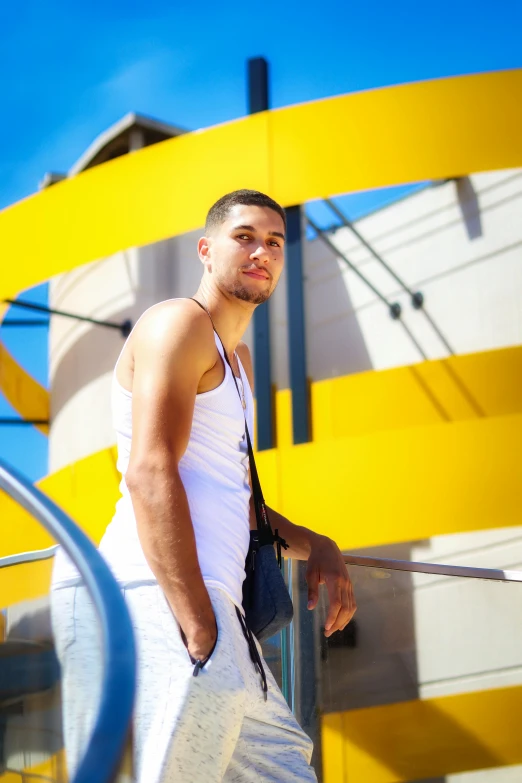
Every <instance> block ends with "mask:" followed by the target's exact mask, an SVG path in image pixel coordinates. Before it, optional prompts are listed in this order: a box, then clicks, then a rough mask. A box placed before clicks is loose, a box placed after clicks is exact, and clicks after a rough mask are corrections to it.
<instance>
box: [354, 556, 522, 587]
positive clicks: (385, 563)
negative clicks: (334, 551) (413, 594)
mask: <svg viewBox="0 0 522 783" xmlns="http://www.w3.org/2000/svg"><path fill="white" fill-rule="evenodd" d="M344 562H345V563H346V565H355V566H364V567H365V568H383V569H385V570H386V571H410V572H411V573H420V574H435V575H437V576H453V577H459V578H465V579H466V578H467V579H490V580H493V581H496V582H522V571H503V570H501V569H497V568H474V567H473V566H457V565H443V564H440V563H414V562H410V561H409V560H390V559H389V558H386V557H367V556H363V555H349V554H345V555H344Z"/></svg>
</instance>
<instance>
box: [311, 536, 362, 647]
mask: <svg viewBox="0 0 522 783" xmlns="http://www.w3.org/2000/svg"><path fill="white" fill-rule="evenodd" d="M306 581H307V584H308V608H309V609H314V608H315V607H316V606H317V601H318V600H319V585H326V589H327V590H328V601H329V608H328V616H327V618H326V623H325V634H324V635H325V636H331V635H332V634H333V633H335V631H342V630H343V628H345V627H346V626H347V625H348V623H349V622H350V620H351V619H352V617H353V616H354V614H355V610H356V609H357V606H356V603H355V597H354V594H353V587H352V583H351V581H350V577H349V576H348V571H347V569H346V565H345V563H344V558H343V556H342V554H341V551H340V549H339V547H338V546H337V544H336V543H335V541H332V539H331V538H328V537H327V536H319V535H317V536H315V537H314V538H313V541H312V546H311V551H310V556H309V558H308V568H307V569H306Z"/></svg>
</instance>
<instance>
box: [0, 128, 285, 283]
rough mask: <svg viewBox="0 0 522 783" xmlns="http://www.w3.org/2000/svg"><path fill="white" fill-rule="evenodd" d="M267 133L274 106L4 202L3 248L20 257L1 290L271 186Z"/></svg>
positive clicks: (181, 226)
mask: <svg viewBox="0 0 522 783" xmlns="http://www.w3.org/2000/svg"><path fill="white" fill-rule="evenodd" d="M266 138H267V117H266V114H258V115H255V116H252V117H247V118H244V119H241V120H238V121H237V122H234V123H228V124H226V125H219V126H216V127H213V128H209V129H207V130H204V131H198V132H195V133H191V134H187V135H183V136H180V137H178V138H175V139H170V140H168V141H165V142H162V143H160V144H155V145H153V146H150V147H146V148H144V149H142V150H140V151H139V152H133V153H131V154H129V155H125V156H122V157H119V158H116V159H115V160H112V161H109V162H108V163H105V164H103V165H101V166H96V167H94V168H91V169H88V170H87V171H85V172H83V173H82V174H80V175H78V176H76V177H73V178H72V179H70V180H65V181H63V182H60V183H57V184H56V185H54V186H53V187H51V188H48V189H46V190H44V191H42V192H41V193H39V194H37V195H35V196H31V197H30V198H28V199H25V200H24V201H22V202H19V203H18V204H15V205H14V206H12V207H9V208H8V209H6V210H4V211H3V212H2V213H0V234H1V236H2V238H1V240H0V253H1V255H2V257H3V258H11V259H13V262H14V263H13V264H12V265H11V267H10V269H6V270H5V271H4V273H3V275H2V281H1V290H0V298H1V297H7V296H9V295H12V294H14V293H16V292H18V291H20V290H21V289H24V288H27V287H29V286H32V285H34V284H35V283H36V282H39V281H41V280H44V279H48V278H49V277H52V276H53V275H55V274H57V273H58V272H63V271H67V270H70V269H73V268H75V267H77V266H80V265H81V264H84V263H86V262H88V261H93V260H96V259H98V258H102V257H105V256H108V255H110V254H112V253H114V252H116V251H118V250H122V249H124V248H127V247H132V246H136V245H145V244H149V243H151V242H155V241H157V240H160V239H164V238H166V237H169V236H174V235H177V234H181V233H184V232H187V231H190V230H192V229H195V228H197V227H198V226H201V225H203V223H204V221H205V215H206V211H207V210H208V208H209V206H210V205H211V204H212V203H213V201H215V200H216V199H217V198H219V196H221V195H223V193H224V192H227V191H229V190H234V189H236V188H242V187H247V188H248V187H255V188H258V189H260V190H264V191H270V190H271V185H270V182H269V180H268V169H269V167H268V158H267V155H268V149H267V144H266ZM27 226H31V230H30V231H28V230H27Z"/></svg>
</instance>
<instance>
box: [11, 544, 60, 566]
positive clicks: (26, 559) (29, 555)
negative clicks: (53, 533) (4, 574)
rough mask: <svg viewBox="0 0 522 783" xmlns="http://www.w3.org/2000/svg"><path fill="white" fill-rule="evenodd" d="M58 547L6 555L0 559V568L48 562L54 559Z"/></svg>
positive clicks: (55, 545)
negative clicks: (41, 561) (39, 561)
mask: <svg viewBox="0 0 522 783" xmlns="http://www.w3.org/2000/svg"><path fill="white" fill-rule="evenodd" d="M57 549H58V545H57V544H54V546H50V547H47V549H34V550H33V551H32V552H18V554H16V555H7V557H0V568H8V567H9V566H14V565H21V564H22V563H35V562H36V561H37V560H50V559H51V557H54V556H55V554H56V550H57Z"/></svg>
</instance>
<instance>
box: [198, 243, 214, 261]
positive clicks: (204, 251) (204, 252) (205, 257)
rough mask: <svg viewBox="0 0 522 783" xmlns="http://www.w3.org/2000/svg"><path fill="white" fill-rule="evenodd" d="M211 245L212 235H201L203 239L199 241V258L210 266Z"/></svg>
mask: <svg viewBox="0 0 522 783" xmlns="http://www.w3.org/2000/svg"><path fill="white" fill-rule="evenodd" d="M210 245H211V239H210V237H201V239H200V240H199V241H198V256H199V260H200V261H201V263H202V264H204V265H205V266H208V265H209V263H210Z"/></svg>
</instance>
